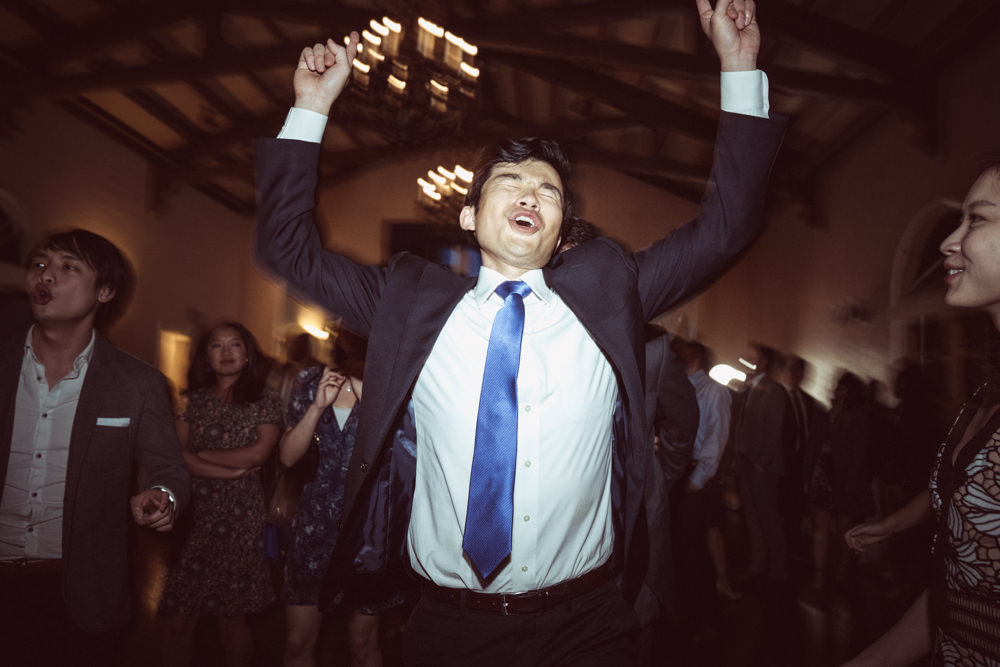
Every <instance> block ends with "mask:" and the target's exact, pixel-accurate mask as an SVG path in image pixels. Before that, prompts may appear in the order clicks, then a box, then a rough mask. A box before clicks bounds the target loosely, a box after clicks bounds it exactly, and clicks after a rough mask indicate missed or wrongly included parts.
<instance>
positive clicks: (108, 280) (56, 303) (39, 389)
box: [0, 229, 190, 665]
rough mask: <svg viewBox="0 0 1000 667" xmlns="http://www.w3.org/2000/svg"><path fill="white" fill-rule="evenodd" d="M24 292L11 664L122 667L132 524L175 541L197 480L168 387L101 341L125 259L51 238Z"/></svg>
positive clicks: (0, 379) (88, 243)
mask: <svg viewBox="0 0 1000 667" xmlns="http://www.w3.org/2000/svg"><path fill="white" fill-rule="evenodd" d="M26 287H27V292H28V297H29V302H30V305H31V313H32V318H33V324H32V326H31V327H30V328H29V329H28V330H27V331H24V330H22V331H21V332H20V335H19V337H18V338H17V339H12V340H10V341H7V342H5V343H4V344H3V346H2V347H0V413H2V416H0V479H3V480H4V485H3V487H2V488H0V581H2V583H0V586H2V590H3V593H2V594H0V627H2V628H3V631H4V634H5V637H6V638H5V640H4V647H3V652H4V656H5V658H6V659H10V660H13V662H12V663H11V664H19V665H29V664H38V665H51V664H115V661H116V656H120V655H121V653H122V647H121V645H120V642H119V641H118V640H119V636H118V635H119V634H120V633H119V632H118V631H119V630H120V628H122V627H123V626H124V625H125V623H126V622H127V620H128V616H129V607H130V597H131V596H130V593H129V567H128V526H129V515H131V519H132V520H133V521H134V522H135V523H136V524H138V525H140V526H148V527H150V528H153V529H155V530H157V531H167V530H170V528H171V527H172V525H173V522H174V517H175V515H176V513H177V512H178V511H180V509H181V507H183V505H184V503H185V501H186V500H187V497H188V491H189V482H190V480H189V476H188V472H187V469H186V468H185V466H184V461H183V459H182V457H181V451H180V446H179V444H178V442H177V437H176V435H175V432H174V426H173V418H172V414H171V409H170V402H169V398H168V395H167V387H166V383H165V381H164V379H163V376H162V375H161V374H160V373H159V372H157V371H156V370H155V369H153V368H151V367H149V366H147V365H146V364H144V363H142V362H141V361H139V360H137V359H134V358H133V357H131V356H129V355H127V354H125V353H124V352H122V351H121V350H119V349H118V348H116V347H115V346H113V345H112V344H111V343H109V342H108V341H107V340H106V339H105V338H104V337H103V336H102V335H101V334H100V333H99V332H98V328H99V327H100V326H102V325H106V324H107V323H108V322H109V321H110V320H111V319H112V318H113V317H114V316H115V315H116V314H117V313H118V312H119V311H120V308H119V306H120V305H121V304H123V303H124V302H125V300H126V296H127V295H128V293H129V292H130V291H131V270H130V267H129V265H128V263H127V261H126V260H125V258H124V257H123V256H122V255H121V253H120V252H119V251H118V249H117V248H115V246H113V245H112V244H111V243H109V242H108V241H107V240H106V239H104V238H103V237H101V236H98V235H96V234H92V233H90V232H87V231H84V230H79V229H76V230H71V231H68V232H62V233H56V234H51V235H49V236H47V237H45V238H43V239H42V240H41V241H40V242H39V243H38V244H37V245H36V247H35V248H34V249H33V250H32V251H31V252H30V253H29V257H28V264H27V275H26ZM136 468H137V469H138V470H139V485H140V486H139V488H140V489H142V490H140V491H138V493H135V494H133V495H131V497H130V495H129V494H130V487H131V486H132V483H133V478H134V475H133V472H134V470H135V469H136Z"/></svg>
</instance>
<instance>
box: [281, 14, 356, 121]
mask: <svg viewBox="0 0 1000 667" xmlns="http://www.w3.org/2000/svg"><path fill="white" fill-rule="evenodd" d="M357 54H358V33H356V32H352V33H351V35H350V37H348V44H347V45H346V46H342V45H340V44H338V43H337V42H335V41H333V39H331V38H328V39H327V40H326V44H318V43H317V44H314V45H313V46H307V47H306V48H304V49H302V53H301V54H300V55H299V64H298V65H297V66H296V68H295V77H294V78H293V80H292V82H293V85H294V87H295V106H296V107H297V108H299V109H308V110H309V111H315V112H316V113H321V114H323V115H324V116H328V115H330V107H332V106H333V103H334V102H335V101H336V100H337V98H338V97H340V94H341V93H342V92H343V91H344V88H346V87H347V82H348V81H349V80H350V77H351V63H352V62H354V57H355V56H356V55H357Z"/></svg>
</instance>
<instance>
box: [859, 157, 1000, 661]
mask: <svg viewBox="0 0 1000 667" xmlns="http://www.w3.org/2000/svg"><path fill="white" fill-rule="evenodd" d="M941 252H942V253H944V255H945V261H944V268H945V271H946V278H945V281H946V283H947V285H948V291H947V294H946V296H945V302H946V303H947V304H949V305H952V306H963V307H968V308H979V309H981V310H983V311H985V312H986V313H987V314H988V315H989V316H990V317H991V318H992V320H993V324H994V325H995V326H996V327H997V329H1000V165H994V166H993V167H990V168H989V169H987V170H986V171H985V172H983V173H982V175H980V177H979V178H978V179H977V180H976V182H975V183H974V184H973V185H972V189H971V190H969V194H968V195H966V197H965V201H964V202H963V204H962V219H961V223H960V224H959V226H958V228H957V229H956V230H955V231H954V232H953V233H952V234H951V235H950V236H949V237H948V238H946V239H945V240H944V242H943V243H942V244H941ZM998 408H1000V381H998V380H997V379H991V380H988V381H987V382H986V383H985V384H984V385H983V386H982V387H980V388H979V390H978V391H977V392H976V393H975V395H974V396H973V397H972V398H971V399H970V400H969V401H968V402H967V403H966V404H965V406H964V407H963V408H962V411H961V412H960V413H959V415H958V419H956V420H955V424H954V425H953V426H952V428H951V431H950V432H949V433H948V436H947V437H946V438H945V441H944V443H943V444H942V445H941V447H940V448H939V449H938V454H937V459H936V461H935V463H934V467H933V469H932V471H931V479H930V485H929V488H928V490H927V491H926V492H924V493H921V494H919V495H918V496H917V497H916V498H914V499H913V500H912V501H910V503H909V504H907V505H906V506H905V507H903V508H902V509H900V510H899V511H897V512H895V513H893V514H891V515H889V516H888V517H886V518H885V519H883V520H882V521H880V522H878V523H873V524H862V525H860V526H856V527H854V528H852V529H851V530H849V531H848V532H847V534H846V535H845V538H846V539H847V543H848V545H849V546H851V548H853V549H855V550H857V551H863V550H864V549H865V547H866V546H867V545H869V544H872V543H874V542H878V541H880V540H884V539H885V538H887V537H889V536H890V535H892V534H893V533H896V532H899V531H901V530H905V529H907V528H910V527H912V526H915V525H916V524H918V523H920V521H922V520H923V519H924V518H925V517H926V516H927V515H928V514H930V513H932V512H933V516H934V519H935V525H936V528H935V536H934V541H933V546H932V552H933V556H934V563H935V565H934V570H933V575H932V579H931V582H930V586H929V587H928V588H927V590H925V591H924V592H923V593H921V595H920V596H919V597H918V598H917V600H916V601H915V602H914V603H913V604H912V605H911V606H910V608H909V609H908V610H907V611H906V613H905V614H904V615H903V617H902V618H901V619H900V620H899V622H898V623H896V625H895V626H893V627H892V628H891V629H890V630H889V631H888V632H887V633H886V634H885V635H883V636H882V637H881V638H880V639H879V640H878V641H876V642H875V643H874V644H872V645H871V646H869V647H868V648H867V649H865V650H864V651H863V652H862V653H861V654H860V655H859V656H857V657H856V658H855V659H854V660H852V661H851V662H850V663H848V664H850V665H880V666H883V665H909V664H911V663H912V662H914V661H916V660H918V659H920V658H921V657H922V656H924V655H925V654H927V653H929V652H931V651H932V650H933V654H934V664H938V665H992V666H997V665H1000V410H998Z"/></svg>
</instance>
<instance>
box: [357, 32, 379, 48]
mask: <svg viewBox="0 0 1000 667" xmlns="http://www.w3.org/2000/svg"><path fill="white" fill-rule="evenodd" d="M361 36H362V37H363V38H364V40H365V41H366V42H368V43H369V44H371V45H372V47H373V48H374V47H376V46H380V45H381V44H382V38H381V37H379V36H378V35H375V34H373V33H370V32H368V31H367V30H362V31H361Z"/></svg>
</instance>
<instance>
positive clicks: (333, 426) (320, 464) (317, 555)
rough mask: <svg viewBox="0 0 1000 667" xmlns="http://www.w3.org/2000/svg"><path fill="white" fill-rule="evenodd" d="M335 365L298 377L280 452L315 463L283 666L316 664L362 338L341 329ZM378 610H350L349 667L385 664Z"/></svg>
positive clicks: (291, 565)
mask: <svg viewBox="0 0 1000 667" xmlns="http://www.w3.org/2000/svg"><path fill="white" fill-rule="evenodd" d="M333 362H334V366H333V367H323V366H314V367H312V368H307V369H305V370H303V371H301V372H300V373H299V374H298V376H297V377H296V379H295V384H294V386H293V388H292V393H291V397H290V399H289V402H288V414H287V424H288V426H287V428H286V429H285V434H284V435H283V436H282V437H281V444H280V445H279V450H278V451H279V455H280V458H281V463H282V465H284V466H288V467H291V466H293V465H295V464H296V463H298V462H299V461H300V460H302V458H303V457H304V456H306V454H307V452H308V453H309V455H310V456H312V457H315V461H316V465H315V472H314V474H313V475H312V478H311V479H310V480H309V481H307V482H306V484H305V486H304V487H303V489H302V494H301V495H300V496H299V499H298V503H297V505H296V508H297V509H296V514H295V521H294V524H293V527H292V544H291V547H290V548H289V551H288V560H287V563H286V574H285V597H286V605H287V606H286V608H285V609H286V611H285V626H286V634H287V637H286V641H285V659H284V664H285V667H300V666H303V667H305V666H308V667H312V666H313V665H315V664H316V641H317V638H318V637H319V633H320V628H321V626H322V621H323V615H322V612H321V611H320V610H319V608H318V607H317V604H316V603H317V601H318V598H319V590H320V587H321V585H322V583H323V576H324V575H325V574H326V568H327V564H328V563H329V561H330V556H331V554H332V553H333V549H334V547H335V546H336V543H337V523H338V522H339V520H340V510H341V506H342V504H343V499H344V480H345V478H346V476H347V467H348V465H349V464H350V461H351V453H352V452H353V451H354V439H355V436H356V433H357V426H358V410H359V409H360V406H361V403H360V401H361V390H362V384H361V376H362V375H363V372H364V341H363V340H362V339H360V338H357V337H355V336H353V335H352V334H350V333H349V332H347V331H341V332H340V334H339V335H338V336H337V344H336V346H335V347H334V359H333ZM334 368H336V369H337V370H334ZM379 611H380V610H379V609H367V608H366V609H359V610H355V611H354V612H353V613H352V614H351V615H350V618H349V619H348V622H347V641H348V645H349V647H350V651H351V664H352V665H354V667H362V666H365V667H377V666H379V665H381V664H382V653H381V650H380V648H379V617H378V613H379Z"/></svg>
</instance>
